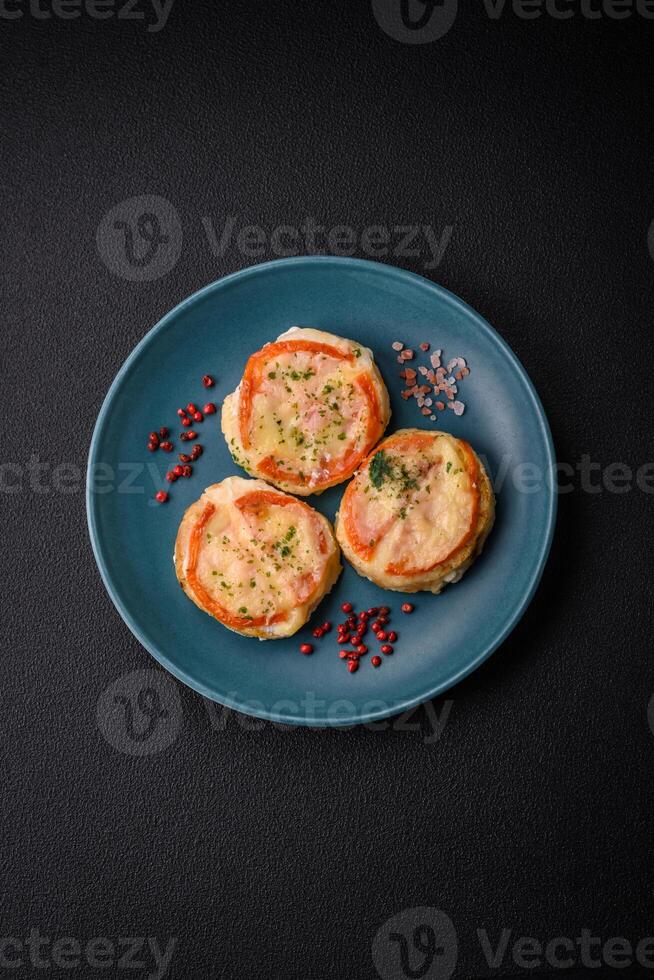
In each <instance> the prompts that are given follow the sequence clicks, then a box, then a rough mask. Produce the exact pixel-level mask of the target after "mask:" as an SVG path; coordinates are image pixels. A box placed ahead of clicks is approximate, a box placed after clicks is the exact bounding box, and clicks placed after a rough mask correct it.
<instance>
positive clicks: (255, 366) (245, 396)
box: [239, 340, 354, 449]
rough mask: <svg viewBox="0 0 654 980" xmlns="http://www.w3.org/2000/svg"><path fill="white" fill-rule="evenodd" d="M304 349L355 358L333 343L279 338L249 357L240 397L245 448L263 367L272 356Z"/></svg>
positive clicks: (241, 424) (240, 413) (242, 436)
mask: <svg viewBox="0 0 654 980" xmlns="http://www.w3.org/2000/svg"><path fill="white" fill-rule="evenodd" d="M296 351H302V352H304V353H308V354H326V355H327V356H328V357H333V358H334V359H335V360H337V361H350V362H352V361H353V360H354V354H350V353H346V352H345V351H342V350H339V349H338V347H332V345H331V344H321V343H319V342H318V341H313V340H278V341H277V342H276V343H274V344H266V346H265V347H262V348H261V350H260V351H257V352H256V354H252V355H251V356H250V357H249V358H248V362H247V364H246V365H245V371H244V372H243V378H242V380H241V392H240V398H239V426H240V430H241V442H242V443H243V448H244V449H249V448H250V445H251V443H250V418H251V415H252V402H253V401H254V396H255V395H256V393H257V391H258V388H259V385H260V384H261V380H262V378H263V369H264V367H265V365H266V364H267V363H268V361H269V360H270V358H271V357H278V356H279V355H280V354H293V353H295V352H296Z"/></svg>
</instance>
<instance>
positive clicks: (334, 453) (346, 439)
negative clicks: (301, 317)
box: [250, 351, 369, 479]
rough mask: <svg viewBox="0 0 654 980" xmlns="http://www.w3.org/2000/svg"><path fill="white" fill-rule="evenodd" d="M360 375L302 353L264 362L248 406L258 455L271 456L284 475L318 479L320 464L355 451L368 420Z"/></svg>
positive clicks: (320, 356) (323, 357) (338, 363)
mask: <svg viewBox="0 0 654 980" xmlns="http://www.w3.org/2000/svg"><path fill="white" fill-rule="evenodd" d="M358 373H359V372H358V371H357V370H356V368H355V367H354V366H352V365H350V364H347V363H344V362H343V361H338V360H335V359H334V358H333V357H329V356H328V355H326V354H312V353H309V352H306V351H295V352H293V353H287V354H281V355H280V356H278V357H275V358H274V359H272V360H270V361H268V362H267V364H266V371H265V379H264V381H263V384H262V385H261V387H260V389H259V390H258V392H257V393H256V394H255V396H254V399H253V406H252V418H251V426H250V438H251V440H252V442H253V443H254V444H255V445H256V447H257V450H258V452H259V453H260V454H261V455H262V456H268V455H273V456H274V457H275V459H276V461H277V463H278V465H279V466H280V468H282V469H284V470H288V471H291V472H298V473H300V474H303V473H306V474H308V475H309V477H310V478H311V477H312V476H314V475H315V477H317V478H318V479H319V478H320V475H321V471H322V468H323V464H324V463H327V462H329V461H330V460H332V459H334V458H335V457H338V456H342V455H344V453H345V451H346V449H349V448H351V447H352V446H354V448H355V449H358V448H359V447H360V446H361V445H362V442H363V439H364V436H365V431H366V424H367V420H368V414H369V411H368V405H367V402H366V399H365V397H364V396H363V393H362V391H361V389H360V387H359V386H358V384H357V383H356V381H355V378H356V375H357V374H358Z"/></svg>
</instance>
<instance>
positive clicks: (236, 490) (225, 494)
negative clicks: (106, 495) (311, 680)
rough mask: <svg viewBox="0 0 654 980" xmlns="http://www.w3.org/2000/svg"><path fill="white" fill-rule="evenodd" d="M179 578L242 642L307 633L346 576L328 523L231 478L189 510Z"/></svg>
mask: <svg viewBox="0 0 654 980" xmlns="http://www.w3.org/2000/svg"><path fill="white" fill-rule="evenodd" d="M174 562H175V572H176V573H177V578H178V579H179V583H180V585H181V586H182V588H183V589H184V591H185V592H186V594H187V596H188V597H189V599H192V600H193V602H194V603H195V604H196V606H199V607H200V609H204V611H205V612H207V613H209V615H210V616H215V618H216V619H217V620H219V621H220V622H221V623H222V624H223V625H224V626H227V627H228V628H229V629H231V630H234V632H235V633H241V634H242V635H243V636H258V637H259V639H261V640H272V639H277V638H279V637H282V636H292V635H293V633H296V632H297V630H299V629H300V627H301V626H304V624H305V623H306V621H307V620H308V619H309V616H310V615H311V613H312V612H313V610H314V609H315V608H316V606H317V605H318V603H319V602H320V600H321V599H322V598H323V596H324V595H326V593H327V592H329V590H330V589H331V588H332V586H333V585H334V583H335V582H336V580H337V578H338V576H339V575H340V572H341V564H340V551H339V548H338V544H337V543H336V539H335V538H334V532H333V530H332V528H331V525H330V523H329V521H328V520H327V519H326V518H325V517H323V516H322V514H319V513H318V512H317V511H315V510H313V508H312V507H309V505H308V504H306V503H304V501H302V500H297V499H296V498H295V497H290V496H288V494H285V493H280V491H279V490H274V489H273V488H272V487H269V486H267V485H266V484H265V483H263V482H262V481H261V480H246V479H243V478H242V477H240V476H230V477H228V478H227V479H226V480H223V481H222V483H215V484H214V485H213V486H211V487H208V488H207V489H206V490H205V491H204V493H203V494H202V496H201V497H200V499H199V500H196V502H195V503H194V504H191V506H190V507H189V508H188V510H187V511H186V513H185V514H184V517H183V518H182V522H181V524H180V526H179V531H178V532H177V541H176V542H175V555H174Z"/></svg>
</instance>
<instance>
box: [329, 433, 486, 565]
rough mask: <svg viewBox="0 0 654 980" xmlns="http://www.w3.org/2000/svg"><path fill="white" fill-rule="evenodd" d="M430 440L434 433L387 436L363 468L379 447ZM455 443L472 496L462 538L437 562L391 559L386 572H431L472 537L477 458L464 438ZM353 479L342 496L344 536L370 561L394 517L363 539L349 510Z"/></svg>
mask: <svg viewBox="0 0 654 980" xmlns="http://www.w3.org/2000/svg"><path fill="white" fill-rule="evenodd" d="M433 441H434V436H432V435H431V433H429V432H416V433H410V434H407V435H405V436H398V437H397V438H396V437H393V436H391V438H390V439H387V440H386V441H385V442H382V443H380V445H379V446H377V448H376V449H375V452H374V453H371V454H370V456H369V457H368V459H367V460H366V462H365V466H366V467H367V466H368V465H369V464H370V461H371V459H372V458H373V456H374V455H375V454H376V453H377V452H379V450H380V449H385V448H386V447H388V446H392V448H393V449H394V450H400V451H401V452H408V451H410V450H413V449H423V448H426V447H427V446H431V445H432V444H433ZM458 445H459V446H460V447H461V449H462V451H463V454H464V465H465V469H466V472H467V473H468V476H469V477H470V483H471V485H472V486H471V490H470V493H471V495H472V508H471V515H470V523H469V525H468V528H467V530H466V532H465V534H464V535H463V537H462V538H461V539H460V540H459V541H458V542H457V544H456V545H455V547H454V548H453V549H452V550H451V551H450V552H449V553H448V554H447V555H445V557H444V558H440V559H439V560H438V561H436V562H433V563H432V564H431V565H426V566H424V567H416V566H411V565H409V564H408V562H407V561H405V560H400V561H397V562H391V563H390V564H389V565H387V567H386V573H387V574H388V575H397V576H403V577H413V576H417V575H424V574H426V573H427V572H430V571H432V570H433V569H434V568H437V567H438V566H439V565H442V564H444V563H445V562H447V561H450V560H451V559H452V558H454V557H455V555H457V554H458V552H459V551H461V550H462V549H463V548H464V547H465V546H466V545H467V544H468V542H469V541H470V539H471V538H472V536H473V534H474V532H475V528H476V526H477V520H478V517H479V506H480V500H481V495H480V492H479V486H478V483H479V464H478V462H477V457H476V456H475V454H474V452H473V451H472V447H471V446H470V445H469V443H467V442H466V441H465V440H464V439H459V440H458ZM356 482H357V481H353V482H352V483H350V485H349V486H348V488H347V490H346V491H345V494H344V496H343V504H342V506H343V521H344V524H345V530H346V533H347V536H348V540H349V542H350V544H351V546H352V548H353V550H354V551H355V553H356V554H357V555H359V556H360V557H361V558H362V559H363V560H364V561H370V559H371V558H372V556H373V554H374V551H375V548H376V547H377V544H378V543H379V541H380V540H381V539H382V538H383V537H384V535H385V534H386V533H387V531H388V530H389V528H390V527H391V526H392V525H393V524H394V523H395V521H396V520H397V518H394V517H391V518H390V519H389V520H388V522H387V523H386V524H384V525H383V526H381V527H380V528H379V529H378V532H377V534H376V536H375V538H374V540H372V541H370V540H368V541H365V540H364V539H363V538H362V536H361V533H360V528H359V526H358V524H357V520H356V515H355V514H354V510H353V500H354V494H355V483H356Z"/></svg>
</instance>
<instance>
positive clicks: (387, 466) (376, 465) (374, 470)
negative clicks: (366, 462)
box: [368, 449, 393, 490]
mask: <svg viewBox="0 0 654 980" xmlns="http://www.w3.org/2000/svg"><path fill="white" fill-rule="evenodd" d="M368 475H369V476H370V482H371V483H372V485H373V487H374V488H375V490H379V489H380V488H381V485H382V483H383V482H384V480H386V479H391V477H392V476H393V466H392V464H391V462H390V460H389V458H388V456H387V455H386V453H385V451H384V450H383V449H380V450H379V452H378V453H375V455H374V456H373V458H372V460H371V463H370V466H369V468H368Z"/></svg>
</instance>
